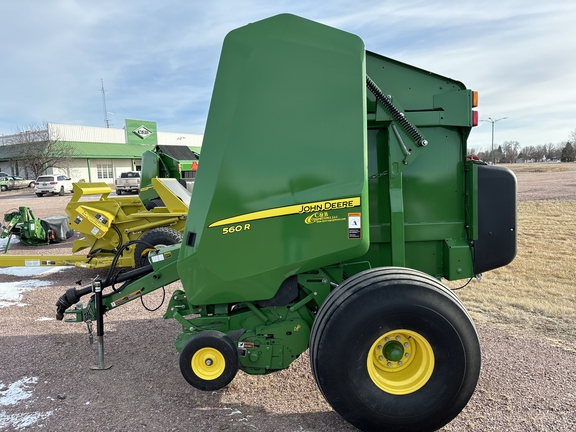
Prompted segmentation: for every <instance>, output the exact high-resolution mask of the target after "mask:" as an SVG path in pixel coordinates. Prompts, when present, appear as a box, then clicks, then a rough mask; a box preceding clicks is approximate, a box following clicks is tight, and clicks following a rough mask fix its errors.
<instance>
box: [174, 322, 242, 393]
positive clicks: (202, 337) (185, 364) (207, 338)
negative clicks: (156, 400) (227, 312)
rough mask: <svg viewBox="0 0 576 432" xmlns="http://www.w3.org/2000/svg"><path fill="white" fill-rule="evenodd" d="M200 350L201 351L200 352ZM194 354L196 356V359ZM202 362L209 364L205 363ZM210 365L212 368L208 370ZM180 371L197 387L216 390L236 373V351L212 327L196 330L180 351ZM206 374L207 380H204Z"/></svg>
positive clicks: (226, 337)
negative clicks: (200, 330) (198, 331)
mask: <svg viewBox="0 0 576 432" xmlns="http://www.w3.org/2000/svg"><path fill="white" fill-rule="evenodd" d="M203 349H205V350H204V352H203V351H201V350H203ZM206 351H208V352H206ZM211 354H217V356H212V355H211ZM195 355H198V356H199V357H198V358H197V359H196V360H194V356H195ZM202 360H204V361H202ZM205 361H212V362H213V363H212V364H210V365H208V364H207V363H205ZM195 364H196V367H195ZM198 365H199V366H198ZM212 367H214V368H215V370H211V368H212ZM195 369H196V370H195ZM180 372H182V376H183V377H184V379H185V380H186V381H188V383H189V384H190V385H192V386H193V387H195V388H197V389H199V390H204V391H215V390H219V389H221V388H223V387H226V386H227V385H228V384H229V383H230V382H231V381H232V380H233V379H234V377H235V376H236V373H238V350H237V349H236V347H235V346H234V342H232V340H231V339H230V338H229V337H228V336H226V335H225V334H224V333H221V332H219V331H215V330H206V331H203V332H200V333H197V334H195V335H194V336H192V337H191V338H190V340H188V342H186V345H184V348H183V349H182V352H181V353H180ZM196 372H198V373H200V375H198V373H196ZM203 372H205V373H203ZM208 376H209V377H210V379H206V378H207V377H208Z"/></svg>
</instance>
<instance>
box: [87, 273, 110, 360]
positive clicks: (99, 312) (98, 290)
mask: <svg viewBox="0 0 576 432" xmlns="http://www.w3.org/2000/svg"><path fill="white" fill-rule="evenodd" d="M92 287H93V289H94V303H95V304H96V343H97V344H98V364H97V365H93V366H90V369H94V370H105V369H110V368H111V367H112V365H105V364H104V310H103V309H104V307H103V306H102V284H101V282H100V281H99V280H98V281H94V283H93V285H92Z"/></svg>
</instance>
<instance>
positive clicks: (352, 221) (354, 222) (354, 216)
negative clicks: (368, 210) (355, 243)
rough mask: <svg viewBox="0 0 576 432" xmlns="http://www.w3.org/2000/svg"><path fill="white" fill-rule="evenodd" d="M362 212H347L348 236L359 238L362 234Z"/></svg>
mask: <svg viewBox="0 0 576 432" xmlns="http://www.w3.org/2000/svg"><path fill="white" fill-rule="evenodd" d="M361 220H362V213H348V238H351V239H359V238H361V236H362V231H361V229H362V227H361Z"/></svg>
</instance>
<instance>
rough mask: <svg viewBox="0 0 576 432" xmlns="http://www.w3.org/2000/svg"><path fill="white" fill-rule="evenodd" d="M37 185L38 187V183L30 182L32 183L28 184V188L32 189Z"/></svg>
mask: <svg viewBox="0 0 576 432" xmlns="http://www.w3.org/2000/svg"><path fill="white" fill-rule="evenodd" d="M35 185H36V182H33V181H32V182H30V183H29V184H28V187H29V188H31V187H34V186H35Z"/></svg>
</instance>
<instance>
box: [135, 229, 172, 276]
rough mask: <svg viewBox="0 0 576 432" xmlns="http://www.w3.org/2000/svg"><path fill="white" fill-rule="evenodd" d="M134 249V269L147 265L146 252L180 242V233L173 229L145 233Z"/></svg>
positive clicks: (151, 230)
mask: <svg viewBox="0 0 576 432" xmlns="http://www.w3.org/2000/svg"><path fill="white" fill-rule="evenodd" d="M138 240H140V242H139V243H137V244H136V247H135V248H134V266H135V267H136V268H140V267H144V266H145V265H149V262H148V252H150V251H152V250H154V248H156V247H159V246H170V245H174V244H178V243H181V242H182V233H181V232H179V231H176V230H175V229H173V228H168V227H159V228H152V229H150V230H148V231H146V232H145V233H144V234H142V236H141V237H140V238H139V239H138Z"/></svg>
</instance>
